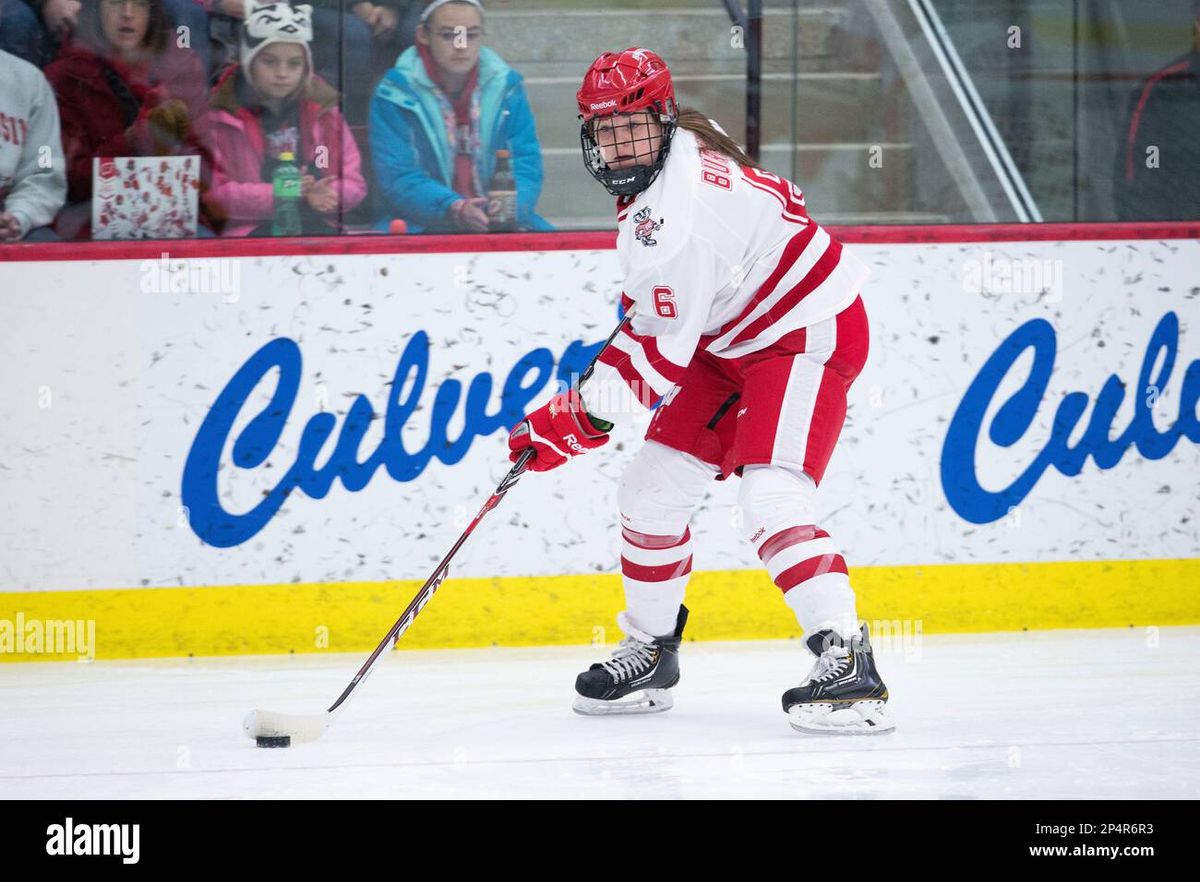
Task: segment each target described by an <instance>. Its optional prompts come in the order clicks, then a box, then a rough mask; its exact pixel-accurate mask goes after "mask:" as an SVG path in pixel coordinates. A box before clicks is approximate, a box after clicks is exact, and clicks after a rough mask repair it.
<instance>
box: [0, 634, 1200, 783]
mask: <svg viewBox="0 0 1200 882" xmlns="http://www.w3.org/2000/svg"><path fill="white" fill-rule="evenodd" d="M612 648H613V647H611V646H610V647H608V649H607V650H604V649H601V650H597V649H594V648H591V647H574V648H541V649H485V650H444V651H435V652H397V653H394V654H393V656H392V657H391V658H388V659H385V660H384V662H383V663H382V664H381V665H380V667H379V668H378V670H377V671H376V672H375V674H373V675H372V677H371V679H370V681H369V682H367V683H366V684H365V686H364V687H362V688H361V692H362V694H361V695H360V696H359V697H358V698H356V699H355V700H354V702H353V703H352V705H351V706H350V707H349V708H348V710H347V712H346V713H345V714H343V715H342V716H341V718H340V719H339V720H337V721H336V722H335V724H334V726H333V727H332V728H331V729H330V730H329V731H328V732H327V733H326V734H325V735H324V737H322V738H321V739H320V740H319V741H316V742H313V743H310V744H302V745H297V746H295V747H292V748H290V749H287V750H267V749H259V748H256V747H255V746H254V744H253V742H252V741H250V740H249V739H248V738H247V737H246V736H245V735H243V733H242V730H241V722H242V718H243V717H244V716H245V714H246V713H247V711H249V710H251V709H253V708H255V707H264V708H268V709H271V710H277V711H293V712H301V713H307V712H314V711H317V710H320V709H322V708H324V707H326V706H327V705H328V704H329V703H330V702H331V701H332V700H333V699H334V698H335V697H336V696H337V695H338V694H339V693H340V692H341V690H342V689H343V687H344V686H345V684H346V683H347V682H348V681H349V680H350V678H351V677H352V676H353V674H354V672H355V671H356V670H357V668H358V666H359V665H360V664H361V663H362V660H363V657H364V656H365V653H364V654H363V655H358V654H347V655H324V656H315V655H307V656H289V657H277V656H276V657H251V658H220V659H197V660H188V661H182V660H163V661H147V662H93V663H78V664H76V663H35V664H4V665H0V706H3V708H4V714H3V717H2V720H3V722H2V723H0V796H2V797H4V798H9V799H39V798H55V799H72V798H80V799H82V798H119V799H120V798H189V799H193V798H243V797H269V798H287V797H310V798H352V797H382V798H405V797H433V798H464V797H466V798H470V797H513V798H534V797H553V798H588V799H616V798H627V797H642V798H645V797H651V798H751V797H769V798H791V799H828V798H834V799H840V798H852V799H876V798H888V797H908V798H930V799H939V798H946V799H961V798H977V797H991V798H1019V799H1024V798H1042V799H1091V798H1152V799H1181V798H1191V799H1194V798H1196V797H1197V796H1200V786H1198V784H1200V701H1198V699H1200V674H1198V672H1200V628H1196V627H1187V628H1162V629H1148V628H1131V629H1120V630H1104V631H1046V632H1029V633H1013V634H992V635H949V636H925V637H924V638H923V639H917V638H916V637H912V636H910V637H909V638H908V640H907V641H901V640H900V639H899V638H896V639H895V640H894V641H890V642H889V641H879V640H877V645H876V657H877V659H878V662H879V667H880V672H881V673H882V675H883V677H884V679H885V681H886V682H887V684H888V687H889V689H890V691H891V695H892V698H891V701H890V702H889V704H888V707H889V709H890V715H891V717H892V718H893V719H894V720H895V721H896V723H897V730H896V731H895V732H894V733H892V734H890V735H882V736H864V737H856V738H849V737H829V736H826V737H820V736H817V737H814V736H805V735H801V734H798V733H796V732H793V731H792V730H791V728H789V726H788V724H787V718H786V716H785V715H784V714H783V712H782V709H781V708H780V704H779V698H780V695H781V693H782V692H783V690H784V689H786V688H788V687H790V686H794V685H796V684H797V683H799V682H800V681H801V680H802V679H803V677H804V676H805V674H807V672H808V670H809V668H810V666H811V662H812V658H811V656H809V655H808V654H807V652H806V651H805V650H804V649H803V647H802V645H801V643H800V642H799V641H783V642H755V643H687V644H685V645H684V647H683V650H682V655H681V667H682V681H681V683H680V685H679V686H678V687H677V688H676V689H675V690H674V694H675V707H674V709H672V710H670V711H668V712H666V713H663V714H652V715H647V716H638V717H630V716H624V717H606V718H586V717H581V716H578V715H576V714H574V713H572V712H571V709H570V706H571V697H572V695H573V688H572V687H573V683H574V679H575V675H576V674H577V673H578V672H579V671H581V670H583V669H584V668H585V667H586V665H587V664H588V663H590V662H593V661H599V660H601V659H602V658H604V657H606V656H607V652H608V651H610V650H611V649H612Z"/></svg>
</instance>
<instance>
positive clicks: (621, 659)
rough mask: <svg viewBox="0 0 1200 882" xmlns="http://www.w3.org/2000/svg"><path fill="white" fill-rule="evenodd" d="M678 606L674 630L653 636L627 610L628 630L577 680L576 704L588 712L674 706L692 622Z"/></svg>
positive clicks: (622, 618) (623, 617) (622, 621)
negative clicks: (604, 658) (685, 629)
mask: <svg viewBox="0 0 1200 882" xmlns="http://www.w3.org/2000/svg"><path fill="white" fill-rule="evenodd" d="M687 617H688V611H687V607H685V606H682V605H681V606H680V607H679V618H678V619H677V620H676V623H675V633H674V634H668V635H667V636H665V637H652V636H650V635H649V634H647V633H645V632H644V631H641V630H639V629H638V628H635V627H634V626H633V625H632V623H631V622H630V621H629V617H628V615H627V614H626V613H621V614H620V615H619V616H617V623H618V624H619V625H620V626H621V630H622V631H624V632H625V633H626V634H627V635H629V636H627V637H626V638H625V639H624V640H622V641H621V645H620V646H618V647H617V649H616V651H615V652H614V653H613V657H612V658H611V659H610V660H609V661H606V662H602V663H599V664H594V665H592V666H591V667H590V668H588V669H587V670H586V671H584V672H583V673H582V674H580V675H579V677H578V678H576V680H575V691H576V693H577V695H576V696H575V704H574V705H573V706H572V707H573V710H574V711H575V712H576V713H579V714H585V715H587V716H601V715H604V714H653V713H660V712H662V711H665V710H670V709H671V706H672V705H673V704H674V700H673V699H672V698H671V692H670V689H671V687H672V686H674V685H675V684H676V683H678V682H679V643H680V641H681V639H682V637H683V626H684V625H685V624H686V623H687Z"/></svg>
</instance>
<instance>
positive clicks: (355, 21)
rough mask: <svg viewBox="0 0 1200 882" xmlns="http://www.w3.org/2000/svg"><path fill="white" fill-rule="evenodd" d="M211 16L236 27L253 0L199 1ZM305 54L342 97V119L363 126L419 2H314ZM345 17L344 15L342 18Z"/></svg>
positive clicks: (407, 39) (408, 36)
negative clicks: (232, 22)
mask: <svg viewBox="0 0 1200 882" xmlns="http://www.w3.org/2000/svg"><path fill="white" fill-rule="evenodd" d="M201 2H203V3H204V4H205V5H206V6H207V7H208V8H209V9H210V10H211V11H212V13H213V14H214V15H219V16H224V17H225V18H226V20H229V19H233V20H236V21H241V20H243V19H244V18H245V17H246V4H247V2H253V0H201ZM311 5H312V7H313V11H312V16H311V19H312V27H313V32H314V33H315V35H316V39H315V40H314V41H313V42H312V45H311V47H310V52H311V54H312V56H313V66H314V69H315V71H316V73H317V74H318V75H320V76H321V77H322V78H323V79H325V80H326V81H327V82H330V83H333V84H334V85H335V86H336V88H337V89H338V90H339V91H340V92H341V93H342V94H343V95H345V99H346V100H345V107H346V114H347V116H348V117H349V118H350V119H351V121H353V122H354V124H356V125H358V124H361V123H363V122H365V121H366V117H365V114H366V109H367V104H368V102H369V101H370V98H371V90H372V89H373V88H374V86H375V83H376V82H377V81H378V79H379V77H378V75H377V73H376V68H378V71H379V73H382V72H383V70H384V69H386V68H387V67H388V66H389V65H390V64H391V60H392V59H394V58H395V57H396V55H397V53H399V52H401V51H403V50H404V49H406V48H408V47H409V46H411V45H412V38H413V31H414V30H415V28H416V16H417V14H418V13H419V12H420V0H381V2H380V3H378V4H376V3H371V2H365V0H357V2H355V0H314V2H313V3H312V4H311ZM343 13H345V14H343Z"/></svg>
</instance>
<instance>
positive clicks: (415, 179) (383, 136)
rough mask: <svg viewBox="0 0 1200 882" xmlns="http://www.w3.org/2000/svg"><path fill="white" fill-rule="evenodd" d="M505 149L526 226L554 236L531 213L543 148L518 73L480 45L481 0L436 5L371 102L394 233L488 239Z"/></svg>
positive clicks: (378, 172)
mask: <svg viewBox="0 0 1200 882" xmlns="http://www.w3.org/2000/svg"><path fill="white" fill-rule="evenodd" d="M503 149H507V150H509V151H510V153H511V156H512V171H513V176H514V177H515V178H516V184H517V222H518V225H519V226H520V227H521V228H522V229H534V230H549V229H553V228H552V227H551V226H550V224H548V223H547V222H546V221H545V220H543V219H542V218H540V217H538V215H536V214H535V213H534V211H533V209H534V206H535V205H536V204H537V200H538V196H539V195H540V193H541V189H542V151H541V148H540V147H539V146H538V140H537V130H536V128H535V126H534V121H533V112H532V111H531V110H530V109H529V100H528V98H526V96H525V88H524V86H523V85H522V80H521V75H520V74H519V73H517V72H516V71H515V70H513V69H512V68H510V67H509V66H508V65H507V64H505V63H504V61H503V60H502V59H501V58H500V56H499V55H497V54H496V53H495V52H493V51H492V50H490V49H487V48H485V47H484V46H483V7H482V6H481V5H480V4H479V3H478V2H477V0H435V2H433V3H430V4H429V5H428V6H427V7H426V8H425V11H424V13H423V14H422V20H421V23H420V25H418V27H417V45H416V46H413V47H411V48H409V49H407V50H405V52H404V53H403V54H402V55H401V56H400V58H399V59H398V60H397V61H396V65H395V67H393V68H392V69H391V70H390V71H388V73H387V75H386V76H384V78H383V80H382V81H381V82H380V84H379V86H378V87H377V88H376V90H375V99H374V101H372V102H371V156H372V160H373V163H374V168H375V177H376V180H377V181H378V196H379V202H380V205H381V208H382V211H383V217H382V218H381V219H380V221H379V224H378V226H379V228H380V229H383V230H387V229H389V227H390V224H391V221H392V220H393V219H394V218H400V219H402V220H404V222H405V223H406V224H407V226H408V229H409V231H410V232H414V233H416V232H475V233H482V232H486V231H487V230H488V228H489V224H490V220H489V217H488V214H487V210H486V206H487V204H488V199H487V186H488V182H489V181H490V180H491V177H492V172H493V170H494V168H495V164H496V151H497V150H503Z"/></svg>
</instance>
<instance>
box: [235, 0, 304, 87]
mask: <svg viewBox="0 0 1200 882" xmlns="http://www.w3.org/2000/svg"><path fill="white" fill-rule="evenodd" d="M312 36H313V33H312V7H311V6H309V5H308V4H302V5H300V6H292V5H290V4H288V3H260V2H258V0H246V21H245V23H244V24H243V26H242V46H241V57H242V70H244V71H245V72H246V74H247V75H249V73H250V64H251V62H253V61H254V57H255V56H256V55H258V53H259V52H261V51H262V50H263V48H264V47H266V46H270V45H271V44H272V43H298V44H299V45H301V46H303V47H304V57H305V59H306V60H307V61H308V75H309V76H310V77H311V76H312V72H313V61H312V50H311V49H310V48H309V45H308V44H309V43H310V42H312Z"/></svg>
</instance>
